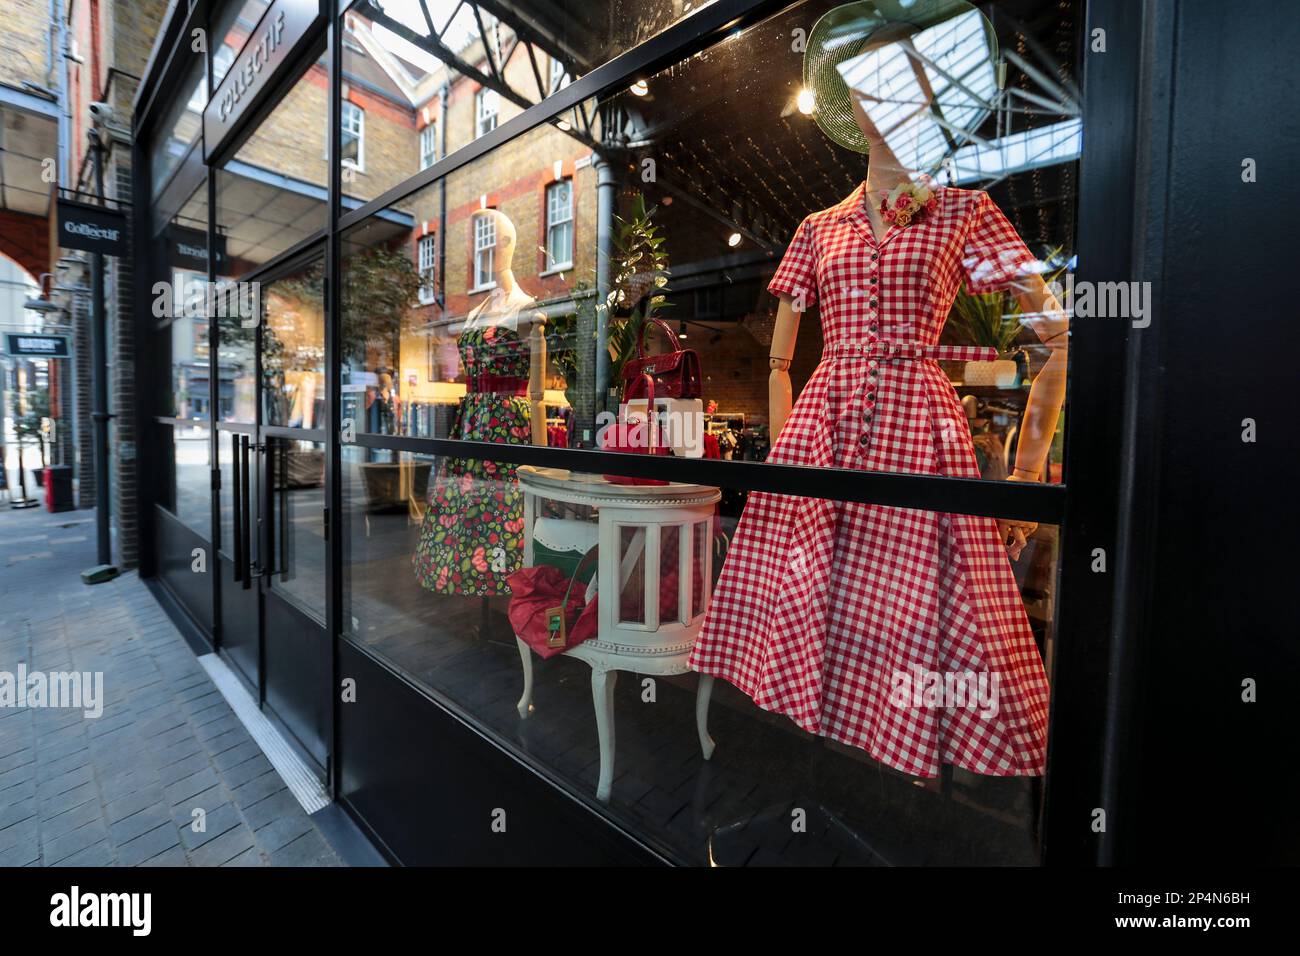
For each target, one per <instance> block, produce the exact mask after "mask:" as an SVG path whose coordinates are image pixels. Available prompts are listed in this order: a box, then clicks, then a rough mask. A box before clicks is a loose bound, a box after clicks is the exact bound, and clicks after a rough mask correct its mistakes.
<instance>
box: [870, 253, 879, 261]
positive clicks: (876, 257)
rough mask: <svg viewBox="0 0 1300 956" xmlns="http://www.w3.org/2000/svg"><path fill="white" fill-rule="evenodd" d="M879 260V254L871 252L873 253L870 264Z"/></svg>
mask: <svg viewBox="0 0 1300 956" xmlns="http://www.w3.org/2000/svg"><path fill="white" fill-rule="evenodd" d="M879 258H880V254H879V253H876V252H873V253H872V254H871V261H872V262H875V261H876V260H877V259H879Z"/></svg>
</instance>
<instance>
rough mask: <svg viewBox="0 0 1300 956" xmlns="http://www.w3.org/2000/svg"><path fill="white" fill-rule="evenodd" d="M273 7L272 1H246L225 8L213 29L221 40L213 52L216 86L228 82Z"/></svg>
mask: <svg viewBox="0 0 1300 956" xmlns="http://www.w3.org/2000/svg"><path fill="white" fill-rule="evenodd" d="M270 5H271V4H270V0H244V2H243V3H238V2H236V3H229V4H225V5H223V6H222V7H221V12H220V14H218V16H217V19H216V22H215V24H214V25H213V29H212V33H213V35H214V36H215V37H216V40H217V46H216V49H214V50H213V51H212V82H213V85H214V86H215V85H220V83H221V81H222V80H224V79H225V78H226V73H227V71H229V69H230V66H231V64H233V63H234V62H235V58H236V57H237V56H239V51H240V50H242V49H243V48H244V44H245V43H246V42H247V41H248V38H249V36H251V35H252V33H253V30H254V29H256V27H257V23H258V21H259V20H261V19H262V14H264V13H265V12H266V9H267V7H269V6H270Z"/></svg>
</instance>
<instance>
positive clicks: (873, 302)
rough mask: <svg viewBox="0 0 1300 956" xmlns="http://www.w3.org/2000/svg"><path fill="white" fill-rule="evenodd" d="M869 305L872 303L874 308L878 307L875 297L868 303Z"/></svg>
mask: <svg viewBox="0 0 1300 956" xmlns="http://www.w3.org/2000/svg"><path fill="white" fill-rule="evenodd" d="M868 305H870V306H871V307H872V308H873V309H874V308H875V307H876V300H875V299H872V300H871V301H870V302H869V303H868Z"/></svg>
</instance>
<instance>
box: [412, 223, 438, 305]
mask: <svg viewBox="0 0 1300 956" xmlns="http://www.w3.org/2000/svg"><path fill="white" fill-rule="evenodd" d="M415 254H416V262H417V264H418V265H419V269H420V304H421V305H432V304H433V303H434V302H437V301H438V283H437V277H438V272H437V269H438V237H437V236H436V235H433V234H432V233H430V234H429V235H427V236H421V237H420V238H419V240H418V241H417V242H416V244H415Z"/></svg>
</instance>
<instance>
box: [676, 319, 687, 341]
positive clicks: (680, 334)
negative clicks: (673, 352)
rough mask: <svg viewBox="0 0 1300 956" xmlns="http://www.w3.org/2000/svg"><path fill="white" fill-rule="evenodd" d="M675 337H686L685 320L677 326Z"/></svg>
mask: <svg viewBox="0 0 1300 956" xmlns="http://www.w3.org/2000/svg"><path fill="white" fill-rule="evenodd" d="M677 337H678V338H679V339H684V338H686V323H685V321H683V322H681V323H680V324H679V325H678V326H677Z"/></svg>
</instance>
